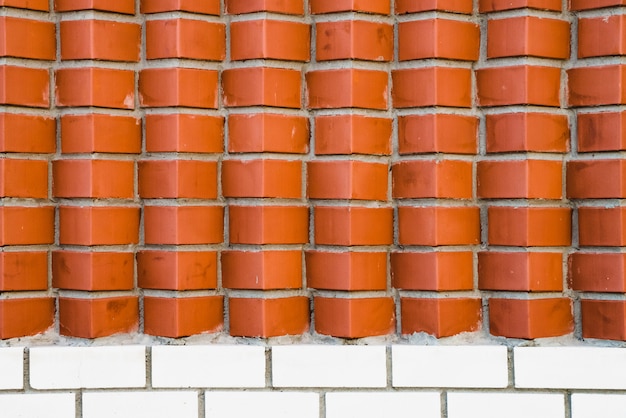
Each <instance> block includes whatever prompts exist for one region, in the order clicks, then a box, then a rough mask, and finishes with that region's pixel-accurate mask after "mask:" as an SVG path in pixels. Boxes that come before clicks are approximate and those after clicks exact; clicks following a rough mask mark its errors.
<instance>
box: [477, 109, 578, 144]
mask: <svg viewBox="0 0 626 418" xmlns="http://www.w3.org/2000/svg"><path fill="white" fill-rule="evenodd" d="M486 132H487V133H486V145H487V152H488V153H498V152H519V151H533V152H567V151H568V150H569V136H570V133H569V124H568V120H567V116H565V115H559V114H550V113H535V112H532V113H531V112H524V113H498V114H492V115H487V117H486Z"/></svg>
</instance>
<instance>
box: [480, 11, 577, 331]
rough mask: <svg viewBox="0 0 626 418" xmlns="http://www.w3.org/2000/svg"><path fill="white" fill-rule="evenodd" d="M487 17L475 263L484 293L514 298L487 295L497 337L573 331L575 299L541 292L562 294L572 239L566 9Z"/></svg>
mask: <svg viewBox="0 0 626 418" xmlns="http://www.w3.org/2000/svg"><path fill="white" fill-rule="evenodd" d="M539 10H541V12H540V11H539ZM480 11H481V12H485V13H486V16H487V33H486V34H487V39H486V53H487V55H486V57H483V61H482V62H481V68H480V69H479V70H477V71H476V80H477V89H478V102H479V103H478V104H479V106H481V107H482V110H483V111H484V114H485V143H484V144H481V152H482V153H483V155H482V158H481V160H480V161H479V162H478V163H477V173H476V177H477V180H476V182H477V195H478V198H480V199H483V202H484V203H485V206H486V215H487V220H488V231H487V235H486V237H485V238H486V244H487V245H488V249H487V250H486V251H482V252H480V253H479V256H478V274H479V278H478V284H479V289H481V290H484V291H494V292H496V291H497V292H501V291H502V292H516V293H493V294H490V293H485V296H486V297H487V298H489V299H488V304H489V329H490V333H491V334H492V335H497V336H506V337H513V338H539V337H550V336H557V335H563V334H567V333H570V332H572V330H573V317H572V302H571V300H570V299H569V298H567V297H564V296H561V295H558V296H552V295H543V294H542V293H541V292H562V290H563V268H562V266H563V257H564V252H565V251H566V249H564V248H563V247H568V246H569V245H570V244H571V235H572V234H571V209H570V208H569V207H568V205H567V203H566V202H565V201H564V200H563V154H562V153H565V152H567V150H568V135H569V133H568V120H567V114H566V113H565V112H564V111H562V110H561V108H562V107H564V106H565V103H562V97H563V91H564V86H562V85H561V77H562V70H561V66H562V64H561V62H559V61H563V60H566V59H568V58H569V54H570V48H569V39H570V36H569V33H570V31H569V22H568V21H567V20H565V17H564V16H563V14H562V13H561V3H560V2H558V1H557V2H555V1H550V0H545V1H540V2H527V1H519V2H514V3H510V2H499V1H495V2H488V1H481V2H480ZM505 11H506V12H507V13H506V15H504V14H503V15H502V16H501V13H500V12H505ZM546 11H550V12H551V13H550V15H549V16H546ZM520 153H525V154H520ZM530 153H532V154H530ZM520 155H521V157H522V158H520ZM534 292H538V293H537V294H535V293H534Z"/></svg>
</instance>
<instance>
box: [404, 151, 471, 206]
mask: <svg viewBox="0 0 626 418" xmlns="http://www.w3.org/2000/svg"><path fill="white" fill-rule="evenodd" d="M392 182H393V197H394V198H396V199H398V198H400V199H403V198H413V199H419V198H429V197H433V198H450V199H471V198H472V163H471V162H470V161H459V160H415V161H401V162H398V163H396V164H394V165H393V167H392Z"/></svg>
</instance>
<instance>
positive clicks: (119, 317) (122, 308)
mask: <svg viewBox="0 0 626 418" xmlns="http://www.w3.org/2000/svg"><path fill="white" fill-rule="evenodd" d="M138 325H139V301H138V299H137V297H136V296H119V297H110V298H97V299H79V298H67V297H60V298H59V328H60V329H59V332H60V334H61V335H67V336H69V337H79V338H99V337H106V336H109V335H113V334H120V333H130V332H134V331H136V330H137V328H138Z"/></svg>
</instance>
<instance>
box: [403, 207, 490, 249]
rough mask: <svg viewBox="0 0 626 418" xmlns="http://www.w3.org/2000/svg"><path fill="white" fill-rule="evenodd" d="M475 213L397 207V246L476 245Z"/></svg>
mask: <svg viewBox="0 0 626 418" xmlns="http://www.w3.org/2000/svg"><path fill="white" fill-rule="evenodd" d="M479 212H480V211H479V208H478V207H472V206H459V207H444V206H431V207H413V206H402V207H399V208H398V231H399V236H398V242H399V243H400V244H401V245H428V246H439V245H474V244H478V243H479V242H480V213H479ZM490 230H491V229H490Z"/></svg>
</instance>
